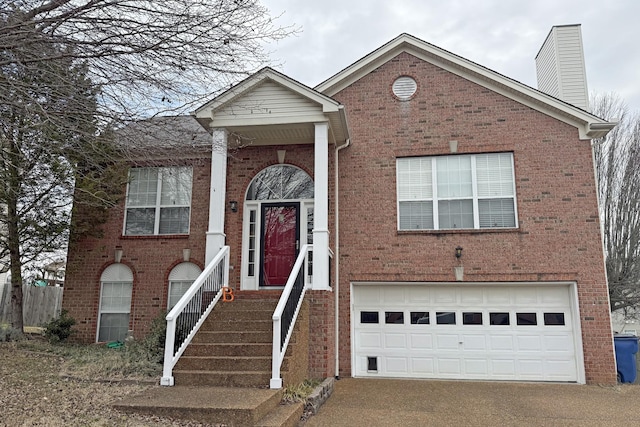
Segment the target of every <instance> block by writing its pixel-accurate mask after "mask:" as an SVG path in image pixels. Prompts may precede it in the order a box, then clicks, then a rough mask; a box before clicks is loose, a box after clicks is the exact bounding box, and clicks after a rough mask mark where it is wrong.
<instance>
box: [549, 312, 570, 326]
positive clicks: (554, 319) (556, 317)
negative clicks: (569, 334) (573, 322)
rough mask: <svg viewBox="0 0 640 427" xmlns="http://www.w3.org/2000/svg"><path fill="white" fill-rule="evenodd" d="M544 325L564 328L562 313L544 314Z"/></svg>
mask: <svg viewBox="0 0 640 427" xmlns="http://www.w3.org/2000/svg"><path fill="white" fill-rule="evenodd" d="M544 324H545V325H553V326H564V324H565V323H564V313H544Z"/></svg>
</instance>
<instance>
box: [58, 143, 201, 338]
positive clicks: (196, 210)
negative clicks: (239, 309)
mask: <svg viewBox="0 0 640 427" xmlns="http://www.w3.org/2000/svg"><path fill="white" fill-rule="evenodd" d="M172 161H173V162H175V160H172ZM181 162H182V163H184V164H191V165H192V166H193V193H192V201H191V225H190V227H191V228H190V234H189V236H162V237H159V236H155V237H141V236H136V237H132V236H128V237H124V236H122V230H123V223H124V209H123V208H124V201H123V202H122V204H121V206H119V207H118V208H115V209H112V210H111V211H110V212H109V217H108V220H107V222H106V223H105V224H104V225H102V226H101V227H102V229H103V234H104V237H102V238H95V237H87V236H77V238H78V239H77V240H76V241H72V243H71V244H70V247H69V254H68V257H67V274H66V279H65V286H64V298H63V308H64V309H66V310H68V311H69V314H70V315H71V316H72V317H73V318H75V319H76V321H77V323H76V325H75V326H74V329H75V330H76V333H75V334H74V335H73V339H74V340H75V341H79V342H94V341H95V340H96V328H97V324H98V319H97V317H98V306H99V299H100V276H101V274H102V272H103V271H104V269H105V268H107V267H108V266H109V265H111V264H113V263H114V252H115V249H116V247H119V248H122V252H123V256H122V263H123V264H124V265H127V266H128V267H129V268H131V270H132V271H133V275H134V279H133V290H132V304H131V305H132V308H131V317H130V322H129V329H133V331H134V336H135V337H136V338H140V337H142V336H144V335H145V334H146V333H147V332H148V331H149V327H150V325H151V321H152V320H153V319H154V318H155V317H157V316H158V315H160V314H161V313H163V312H165V311H166V309H167V291H168V285H169V281H168V279H169V273H170V272H171V269H172V268H173V267H174V266H175V265H177V264H178V263H180V262H183V255H182V250H183V249H185V248H189V249H191V259H190V261H191V262H193V263H195V264H197V265H199V266H200V268H203V267H204V248H205V233H206V230H207V224H208V218H209V182H210V172H211V157H210V155H209V156H207V155H206V154H205V155H203V156H202V157H200V158H198V159H190V160H184V159H183V160H181ZM124 191H125V189H124V188H123V193H124Z"/></svg>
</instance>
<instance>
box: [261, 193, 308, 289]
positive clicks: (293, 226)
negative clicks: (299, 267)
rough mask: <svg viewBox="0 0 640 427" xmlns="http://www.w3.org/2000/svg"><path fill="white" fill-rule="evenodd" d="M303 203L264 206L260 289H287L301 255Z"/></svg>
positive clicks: (264, 204)
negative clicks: (268, 287)
mask: <svg viewBox="0 0 640 427" xmlns="http://www.w3.org/2000/svg"><path fill="white" fill-rule="evenodd" d="M299 207H300V204H299V203H277V204H275V203H274V204H272V203H269V204H266V203H263V204H262V268H261V270H260V286H284V285H285V284H286V283H287V279H288V278H289V274H290V273H291V270H292V269H293V264H294V263H295V262H296V256H297V255H298V241H299V239H300V229H299V227H298V223H299V210H300V209H299Z"/></svg>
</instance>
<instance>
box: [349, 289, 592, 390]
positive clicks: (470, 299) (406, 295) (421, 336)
mask: <svg viewBox="0 0 640 427" xmlns="http://www.w3.org/2000/svg"><path fill="white" fill-rule="evenodd" d="M352 289H353V291H352V301H353V306H352V307H353V308H352V319H351V320H352V323H351V324H352V325H353V334H354V335H353V342H352V345H353V352H352V354H353V362H354V363H353V365H352V366H353V376H356V377H396V378H442V379H483V380H532V381H578V380H580V382H582V381H583V380H581V379H580V378H581V377H580V376H579V373H578V372H579V370H578V369H579V365H580V369H581V365H582V364H581V363H579V362H578V358H577V357H576V354H578V353H577V350H576V349H577V348H580V347H579V342H580V341H579V339H576V337H577V336H579V332H580V331H579V330H578V329H579V328H578V327H577V326H576V325H575V324H574V323H575V320H574V315H573V314H572V313H573V311H572V303H571V301H572V298H571V287H570V286H569V285H566V286H558V285H556V286H542V285H538V284H526V285H511V286H500V285H484V284H481V285H472V286H456V285H439V286H429V285H399V284H385V285H379V284H376V285H372V284H367V285H361V284H354V285H353V287H352ZM580 360H581V359H580Z"/></svg>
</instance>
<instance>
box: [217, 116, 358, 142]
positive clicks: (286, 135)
mask: <svg viewBox="0 0 640 427" xmlns="http://www.w3.org/2000/svg"><path fill="white" fill-rule="evenodd" d="M331 122H332V121H331V120H330V121H329V143H330V144H341V143H342V142H343V141H344V139H345V138H346V137H345V136H344V135H342V132H340V131H339V132H338V135H336V134H335V132H334V129H335V128H334V127H333V126H332V123H331ZM227 131H228V132H229V144H230V145H234V146H247V145H254V146H258V145H294V144H313V143H314V139H315V127H314V124H313V123H289V124H278V125H262V126H231V127H227Z"/></svg>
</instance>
